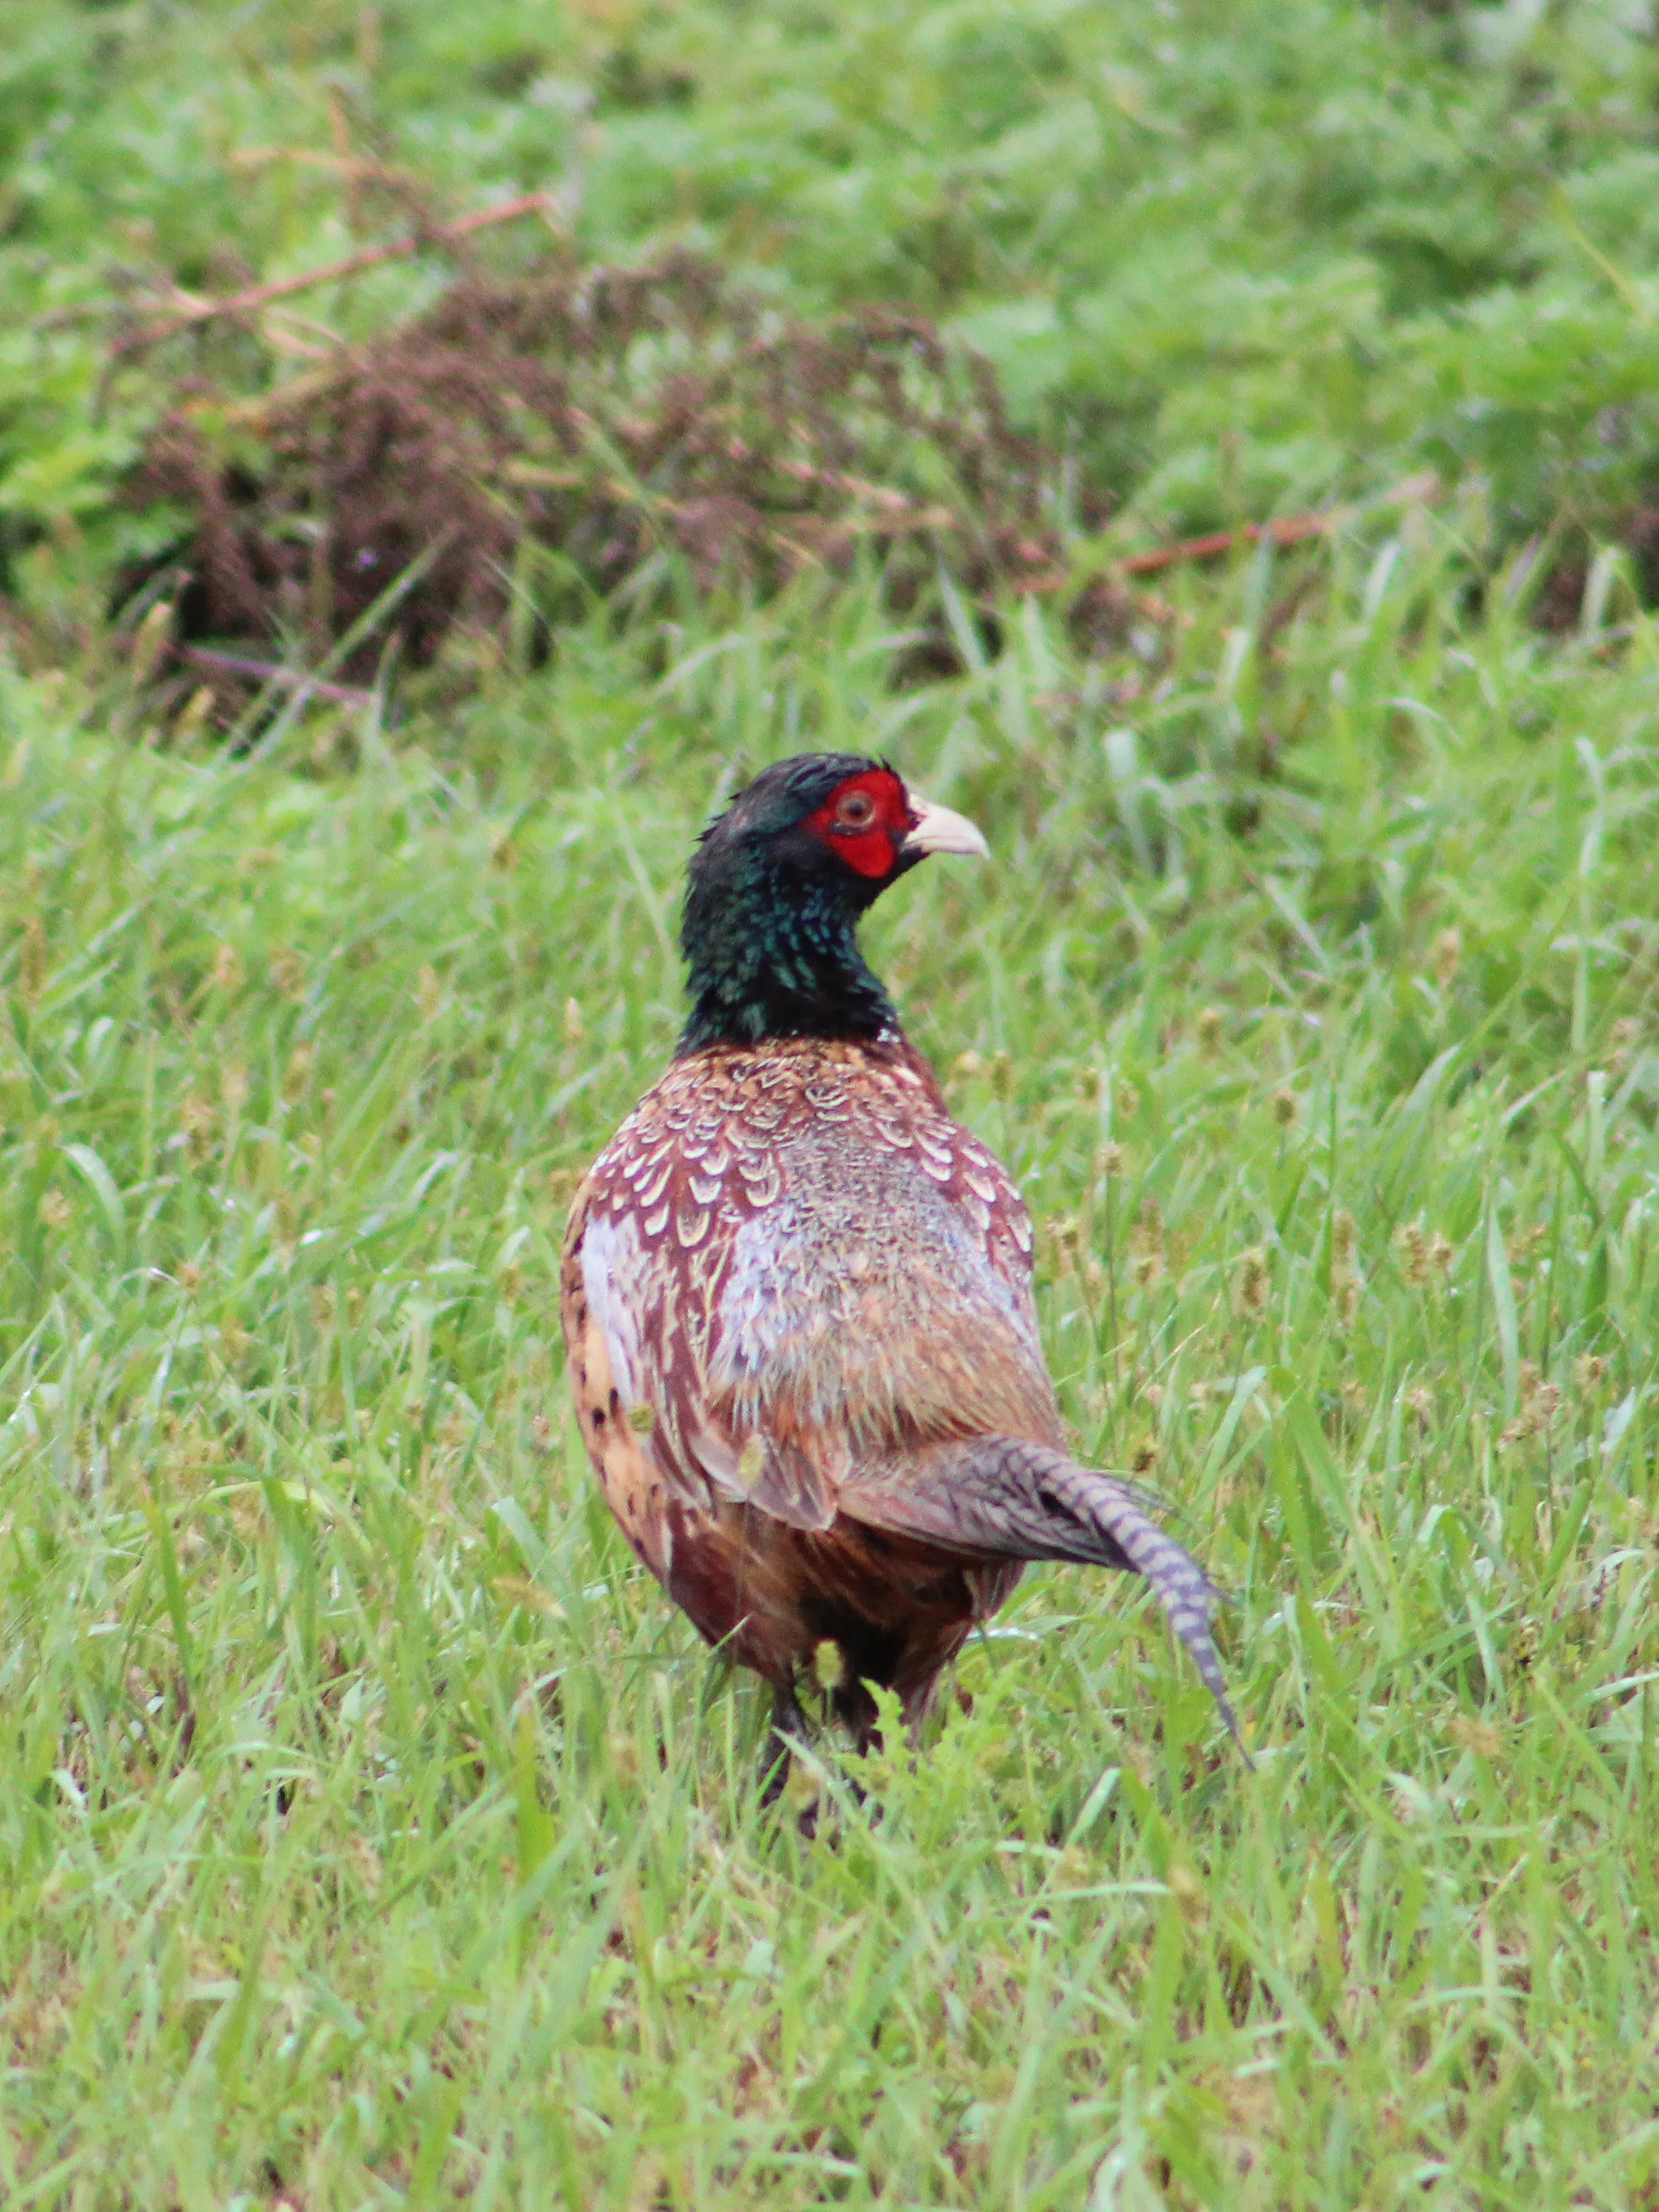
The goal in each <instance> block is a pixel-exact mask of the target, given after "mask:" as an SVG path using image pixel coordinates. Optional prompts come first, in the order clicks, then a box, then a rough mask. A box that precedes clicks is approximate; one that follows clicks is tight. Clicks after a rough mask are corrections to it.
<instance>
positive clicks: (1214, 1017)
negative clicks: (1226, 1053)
mask: <svg viewBox="0 0 1659 2212" xmlns="http://www.w3.org/2000/svg"><path fill="white" fill-rule="evenodd" d="M1193 1028H1194V1033H1195V1034H1196V1036H1197V1038H1198V1044H1199V1049H1200V1052H1201V1053H1202V1054H1204V1057H1205V1058H1206V1060H1212V1059H1213V1058H1214V1057H1215V1054H1216V1052H1217V1051H1218V1048H1219V1047H1220V1043H1221V1009H1220V1007H1219V1006H1200V1008H1199V1010H1198V1014H1197V1017H1196V1018H1195V1019H1194V1023H1193Z"/></svg>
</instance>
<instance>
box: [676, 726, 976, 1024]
mask: <svg viewBox="0 0 1659 2212" xmlns="http://www.w3.org/2000/svg"><path fill="white" fill-rule="evenodd" d="M985 849H986V846H985V840H984V838H983V837H982V836H981V835H980V833H979V831H978V830H977V829H975V827H974V825H973V823H971V822H969V821H968V820H967V819H966V817H964V816H963V815H960V814H953V813H952V812H951V810H950V808H949V807H948V806H935V805H930V804H929V802H928V801H927V800H926V799H923V798H921V795H920V794H919V793H916V792H914V791H911V790H909V789H908V787H907V786H906V785H905V782H904V781H903V779H902V776H900V775H898V774H897V773H896V770H894V769H890V768H889V767H887V766H886V765H884V763H881V762H878V761H873V760H868V759H866V758H865V757H864V756H863V755H862V754H860V753H799V754H797V755H796V756H795V757H793V759H791V760H784V761H778V762H776V763H775V764H774V765H773V766H772V767H770V768H769V769H764V770H763V772H762V774H761V775H757V777H756V778H755V780H754V781H753V782H752V783H751V784H750V785H749V786H748V787H747V788H746V789H744V791H741V792H739V793H738V796H737V798H736V799H733V800H732V804H731V805H730V806H728V807H727V808H726V811H725V812H724V813H723V814H721V815H720V816H719V817H717V818H716V819H715V820H714V822H713V823H710V824H709V826H708V829H706V830H705V831H704V832H703V835H702V842H700V844H699V845H698V848H697V850H696V853H695V854H694V855H693V856H692V860H691V867H690V883H689V886H688V889H687V891H686V898H685V911H684V919H683V921H682V925H681V930H680V943H681V946H682V948H683V949H684V953H685V958H686V963H687V965H688V967H689V969H690V994H691V1018H690V1021H689V1022H688V1023H687V1024H686V1027H685V1032H684V1036H682V1037H681V1039H680V1052H681V1054H682V1055H684V1054H687V1053H690V1052H698V1051H701V1050H702V1049H703V1048H705V1047H707V1046H708V1045H713V1044H720V1043H733V1044H755V1043H758V1042H760V1041H761V1040H762V1039H763V1038H765V1037H779V1036H822V1037H873V1036H879V1035H880V1034H881V1033H882V1031H883V1030H887V1029H890V1028H891V1027H892V1026H894V1024H895V1022H896V1016H895V1014H894V1012H893V1006H892V1001H891V1000H890V999H889V998H888V996H887V994H886V991H885V990H884V988H883V987H882V984H881V982H880V981H879V979H878V977H877V976H876V975H873V974H872V971H871V969H869V967H868V966H867V965H866V963H865V959H864V956H863V955H862V953H860V951H859V947H858V924H859V920H860V916H861V915H863V914H864V913H865V911H866V908H869V907H870V906H871V905H872V904H873V902H875V901H876V900H877V899H878V898H879V897H880V896H881V894H882V892H883V891H884V890H886V889H887V886H888V885H889V884H891V883H896V881H897V879H898V878H899V877H900V876H902V875H904V874H906V873H907V872H908V871H909V870H910V869H911V868H913V867H915V865H916V862H917V861H918V860H924V859H926V857H927V854H929V853H971V854H984V852H985Z"/></svg>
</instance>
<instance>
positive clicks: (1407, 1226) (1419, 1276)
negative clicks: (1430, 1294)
mask: <svg viewBox="0 0 1659 2212" xmlns="http://www.w3.org/2000/svg"><path fill="white" fill-rule="evenodd" d="M1394 1241H1395V1244H1396V1245H1397V1246H1398V1247H1399V1249H1400V1271H1401V1273H1402V1274H1403V1275H1404V1276H1405V1278H1406V1280H1407V1282H1408V1283H1410V1284H1412V1285H1414V1286H1416V1287H1418V1288H1421V1286H1422V1285H1424V1284H1425V1283H1426V1282H1427V1281H1428V1279H1429V1238H1428V1231H1426V1230H1425V1228H1424V1226H1423V1225H1422V1223H1421V1222H1420V1221H1402V1222H1401V1225H1400V1226H1399V1228H1398V1229H1396V1230H1395V1232H1394Z"/></svg>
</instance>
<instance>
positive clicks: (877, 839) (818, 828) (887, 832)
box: [806, 768, 913, 882]
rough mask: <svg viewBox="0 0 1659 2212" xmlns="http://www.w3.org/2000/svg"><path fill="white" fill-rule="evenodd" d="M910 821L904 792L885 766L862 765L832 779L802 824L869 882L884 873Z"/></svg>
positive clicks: (894, 858) (889, 869)
mask: <svg viewBox="0 0 1659 2212" xmlns="http://www.w3.org/2000/svg"><path fill="white" fill-rule="evenodd" d="M912 821H913V816H912V811H911V807H910V799H909V794H908V792H907V791H906V790H905V788H904V786H903V783H902V781H900V779H899V778H898V777H897V776H896V775H894V773H893V771H892V769H890V768H870V769H864V770H863V772H862V773H861V774H860V775H853V776H848V779H847V781H846V782H845V783H842V784H838V785H837V786H836V789H835V790H834V791H832V792H831V793H830V794H829V798H828V799H825V800H824V802H823V805H822V806H820V807H819V808H818V810H817V812H816V813H814V814H809V815H808V816H807V817H806V826H807V828H808V829H811V831H812V832H813V833H814V834H815V835H816V836H818V837H820V838H822V839H823V842H824V843H825V844H826V845H828V846H829V848H830V850H831V851H832V852H833V853H834V854H836V858H837V859H838V860H844V861H845V862H846V864H847V866H848V867H849V868H851V869H852V870H853V871H854V873H855V874H857V875H860V876H864V877H867V878H869V879H870V880H871V881H872V882H873V881H874V880H875V879H876V878H878V877H881V876H890V875H891V873H892V872H893V870H894V868H895V867H896V866H897V864H898V848H899V847H900V845H901V844H902V842H903V841H904V838H905V836H907V835H908V831H909V829H910V828H911V825H912Z"/></svg>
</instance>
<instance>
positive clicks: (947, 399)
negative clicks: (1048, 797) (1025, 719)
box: [131, 255, 1060, 677]
mask: <svg viewBox="0 0 1659 2212" xmlns="http://www.w3.org/2000/svg"><path fill="white" fill-rule="evenodd" d="M1047 474H1048V471H1046V469H1045V465H1044V459H1043V456H1042V453H1041V451H1040V450H1039V449H1038V448H1037V447H1035V446H1034V445H1033V444H1031V443H1030V441H1027V440H1026V439H1024V438H1023V437H1020V436H1019V435H1017V434H1016V433H1015V432H1014V431H1013V430H1012V428H1011V427H1010V424H1009V422H1008V419H1007V416H1006V410H1005V409H1004V406H1003V403H1002V398H1001V395H1000V392H999V389H998V386H997V383H996V380H995V378H994V375H993V374H992V371H991V369H990V368H989V366H988V364H987V363H986V362H983V361H982V360H981V359H980V358H979V357H978V356H975V355H973V354H971V353H969V352H967V351H966V350H965V349H962V348H959V347H957V346H954V345H950V344H947V343H945V341H944V340H943V339H942V338H941V337H940V336H939V333H938V331H935V330H934V329H933V326H932V325H930V324H928V323H927V322H925V321H923V320H921V319H920V318H918V317H916V316H914V315H910V314H907V313H899V312H897V311H895V310H890V309H886V308H880V307H877V308H870V309H866V310H863V311H861V312H860V313H855V314H850V315H847V316H843V317H841V318H839V319H836V320H834V321H832V322H829V323H828V324H825V325H822V326H813V325H806V324H804V323H801V322H799V321H789V320H787V319H783V318H781V317H779V316H776V315H775V314H773V313H770V312H769V310H767V309H766V308H765V307H764V306H763V304H762V303H761V302H759V301H757V300H756V299H754V298H753V297H752V296H751V295H748V294H745V293H744V292H741V291H739V290H738V289H735V288H733V287H732V286H730V285H729V284H728V283H726V280H725V279H724V278H723V277H722V276H721V275H720V272H719V271H718V270H715V269H714V268H713V267H712V266H711V265H710V264H708V262H706V261H703V260H701V259H698V258H695V257H692V256H690V255H676V256H673V257H671V258H668V259H666V260H665V261H663V262H661V263H659V264H657V265H656V266H655V267H653V268H648V269H642V270H623V269H606V268H599V269H592V270H583V271H571V270H562V269H549V268H548V267H547V266H546V265H545V264H544V265H543V266H542V267H540V268H539V269H537V270H532V272H531V273H530V274H529V275H527V276H520V277H518V278H516V279H508V278H504V277H499V276H485V275H482V274H478V273H476V272H475V273H472V274H469V275H466V276H463V277H462V278H460V279H459V281H458V282H457V283H455V284H454V285H453V287H452V288H451V289H449V290H448V291H447V292H446V293H445V294H444V295H443V296H442V297H441V299H440V300H439V301H437V303H436V304H435V306H434V307H432V308H431V309H430V311H429V312H428V313H425V314H424V315H422V317H420V318H419V319H417V320H416V321H413V322H411V323H410V324H407V325H404V326H403V327H402V328H399V329H397V330H393V331H389V332H386V333H384V334H382V335H380V336H379V337H374V338H373V339H370V340H369V341H368V342H367V343H363V344H361V345H357V346H355V347H352V348H349V349H342V352H341V354H340V356H338V358H337V360H336V361H334V362H331V363H329V364H327V365H325V367H324V368H321V369H319V370H318V371H316V372H314V373H313V374H307V375H304V376H301V377H300V378H297V379H295V380H294V381H293V382H292V383H290V384H289V385H288V386H286V387H282V388H279V389H277V390H276V392H273V393H272V394H271V395H270V397H268V398H265V399H264V400H261V401H258V402H255V403H252V404H250V403H246V402H243V403H240V404H236V403H228V402H227V401H226V400H225V399H224V398H223V396H222V394H220V393H217V392H215V391H214V390H212V389H211V388H210V387H208V386H204V385H203V384H201V383H200V382H199V381H198V382H197V384H195V385H194V386H185V387H182V388H181V390H180V392H179V404H178V405H177V406H176V407H175V408H174V409H173V410H172V411H171V412H170V413H169V414H168V415H167V418H166V419H165V421H164V422H162V424H161V427H160V428H159V429H158V430H157V431H156V433H155V435H154V436H153V438H152V439H151V441H150V443H149V448H148V451H147V453H146V454H145V456H144V459H143V464H142V465H141V467H140V468H139V470H138V471H137V475H136V477H135V478H134V481H133V483H132V485H131V499H132V501H134V502H135V503H136V504H138V505H141V506H145V507H149V506H152V505H155V503H158V502H165V503H167V505H168V506H170V507H175V508H177V509H179V511H180V512H181V513H182V515H183V518H184V527H183V530H182V532H181V535H180V537H179V539H178V541H177V542H176V543H175V545H174V547H173V550H172V552H171V554H170V556H169V558H170V560H171V562H173V564H174V566H175V567H176V568H181V569H182V570H183V572H184V577H183V579H182V589H181V591H180V592H179V597H178V611H179V619H180V623H181V628H182V632H183V635H185V637H186V638H197V639H199V638H203V637H209V636H211V637H215V638H217V639H220V640H222V641H257V642H258V643H259V644H261V645H268V644H269V643H270V642H271V641H273V640H276V639H279V638H280V639H283V640H285V641H289V642H290V643H298V644H299V645H300V646H301V647H303V649H304V650H305V651H306V652H307V653H308V654H310V655H312V656H313V657H314V656H317V655H319V654H320V653H324V652H326V651H328V650H330V649H331V648H333V647H338V646H339V644H340V643H341V641H343V640H345V639H347V638H348V636H349V634H350V633H351V631H352V629H353V626H354V625H356V624H360V623H363V621H364V618H365V617H366V616H368V614H369V613H370V611H371V610H372V609H373V608H374V605H375V602H376V600H377V599H380V596H381V595H382V594H384V593H386V592H387V587H388V586H391V585H392V584H393V583H394V582H395V580H397V579H398V578H399V577H400V576H402V575H404V574H406V572H408V571H409V570H410V568H411V564H418V565H417V567H416V574H414V576H413V578H412V580H410V583H409V586H408V588H407V589H406V590H405V591H404V592H403V593H402V595H401V596H400V597H399V598H398V599H397V603H396V605H395V608H393V609H392V611H390V613H389V614H388V616H387V617H386V621H385V622H384V623H375V624H373V625H371V626H370V629H369V632H368V634H367V635H364V636H363V637H362V641H361V642H358V643H356V644H355V645H354V647H353V648H352V649H351V650H350V651H349V653H347V654H346V656H345V658H344V663H343V665H344V666H345V668H346V671H347V672H348V673H353V674H356V675H358V676H360V677H361V676H362V675H363V674H366V673H367V672H368V671H371V670H372V669H373V667H374V665H375V663H376V660H377V659H378V657H379V656H380V653H381V652H382V651H383V650H384V648H385V646H386V641H387V638H388V636H389V635H395V636H396V637H397V638H398V641H399V644H400V648H401V651H402V653H403V654H404V657H405V658H406V659H409V660H410V661H412V662H414V663H415V664H416V665H424V664H428V663H430V662H431V661H432V660H433V659H435V657H436V656H437V654H438V653H439V651H440V648H441V646H442V645H443V643H444V641H445V640H446V638H447V636H448V635H450V634H451V633H452V631H453V630H454V629H456V628H458V627H459V628H460V629H463V630H465V631H471V632H473V633H477V632H480V631H483V632H487V633H495V634H497V635H506V634H507V632H508V630H509V629H512V630H513V635H516V636H518V637H519V638H520V641H523V639H524V636H525V631H526V616H525V610H526V607H528V608H529V609H530V615H529V620H528V629H529V632H530V651H531V653H532V655H533V654H535V653H539V652H542V651H544V650H545V648H546V644H547V641H548V637H549V635H550V632H551V631H552V630H553V629H556V627H557V624H558V622H559V620H560V619H561V616H562V613H564V612H568V611H574V606H576V605H580V604H581V603H582V602H583V601H584V600H585V599H587V598H588V597H589V595H591V594H593V593H599V594H610V593H611V592H616V591H617V590H618V589H619V588H620V587H622V586H625V585H628V584H629V583H630V582H634V583H635V587H636V588H643V587H644V586H645V585H646V584H647V582H648V581H650V580H651V579H650V578H647V577H646V576H645V575H644V574H643V572H646V571H647V570H648V569H650V568H651V564H653V562H656V563H658V566H659V571H660V574H661V580H667V578H668V577H669V575H670V574H673V573H676V572H678V575H679V576H681V577H682V578H684V579H687V580H690V583H691V585H692V586H693V587H694V588H697V589H701V590H705V591H706V590H709V589H713V588H714V587H716V586H719V585H720V583H722V582H723V581H724V582H741V583H743V584H744V585H746V586H749V587H750V588H753V589H757V590H759V591H761V592H767V591H770V590H773V589H775V588H776V587H777V586H780V585H781V584H782V583H784V582H787V580H790V579H791V578H793V577H794V576H796V575H799V574H801V573H802V572H803V571H805V570H811V569H822V570H826V571H830V572H840V571H844V570H846V569H847V568H850V567H851V565H852V564H853V563H854V560H855V558H856V557H857V556H858V554H859V551H860V548H868V549H869V550H870V551H871V552H872V554H873V555H874V556H875V557H876V559H877V560H878V562H879V563H880V566H881V568H882V570H883V573H884V579H885V583H886V587H887V590H888V592H889V595H890V600H891V603H892V604H893V605H894V606H895V609H896V611H901V612H910V613H915V612H918V611H920V610H921V605H922V603H923V602H924V600H925V599H927V596H928V594H929V593H930V592H931V591H932V589H933V581H934V579H935V578H936V576H937V574H938V573H939V568H940V566H941V564H942V565H943V566H944V567H945V568H947V569H948V570H949V571H950V573H951V575H952V577H953V579H954V580H955V582H956V584H957V587H958V588H959V589H960V590H961V591H963V592H964V593H965V594H966V595H967V597H968V598H969V599H970V600H972V601H974V602H975V603H977V604H978V605H980V606H981V607H985V608H988V606H989V605H990V603H991V601H992V600H993V599H994V598H995V597H996V596H998V595H999V594H1000V593H1003V592H1006V591H1008V590H1010V589H1012V590H1015V591H1023V590H1031V589H1041V588H1044V587H1051V586H1054V584H1056V583H1057V582H1058V581H1059V580H1060V567H1059V541H1058V538H1057V535H1056V533H1055V531H1054V527H1053V525H1052V523H1051V522H1050V521H1049V520H1048V517H1047V511H1046V506H1045V500H1044V494H1043V484H1044V481H1045V477H1046V475H1047ZM513 625H517V627H516V628H515V629H514V628H513Z"/></svg>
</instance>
